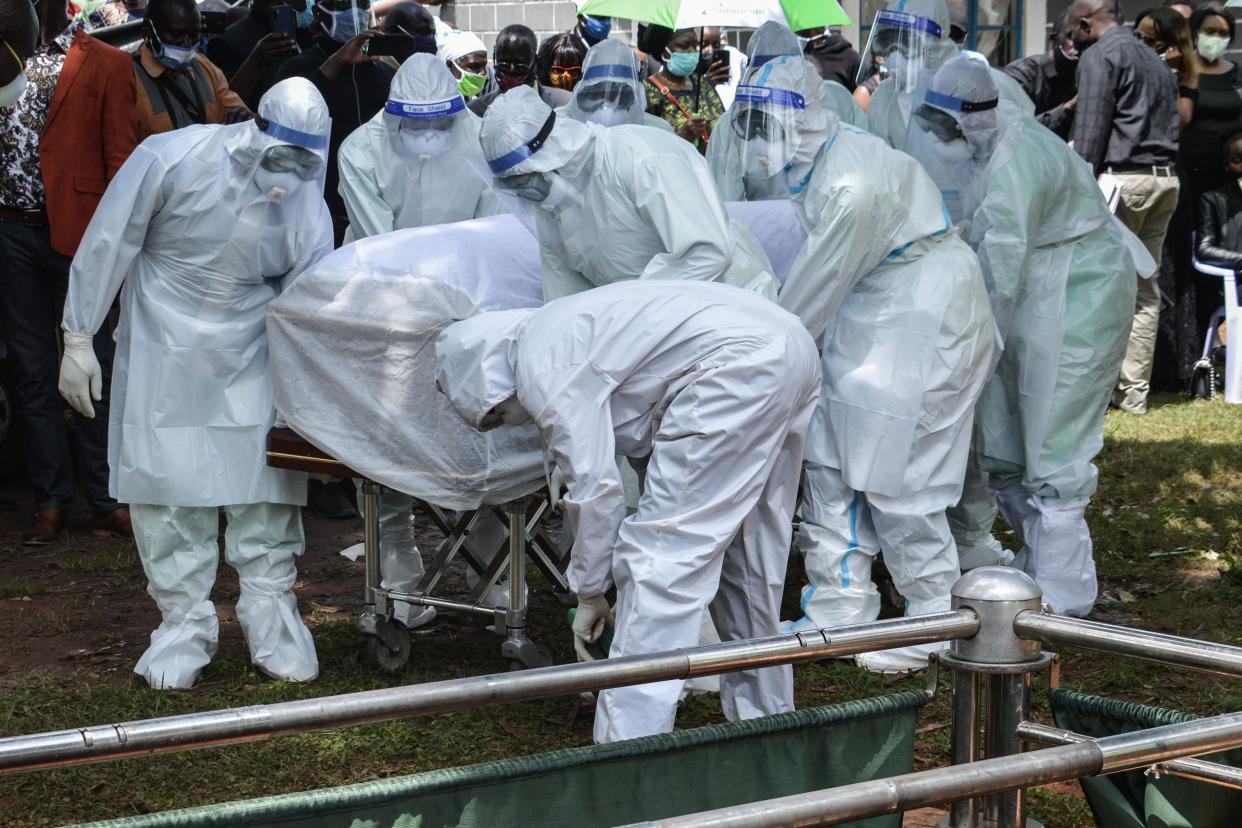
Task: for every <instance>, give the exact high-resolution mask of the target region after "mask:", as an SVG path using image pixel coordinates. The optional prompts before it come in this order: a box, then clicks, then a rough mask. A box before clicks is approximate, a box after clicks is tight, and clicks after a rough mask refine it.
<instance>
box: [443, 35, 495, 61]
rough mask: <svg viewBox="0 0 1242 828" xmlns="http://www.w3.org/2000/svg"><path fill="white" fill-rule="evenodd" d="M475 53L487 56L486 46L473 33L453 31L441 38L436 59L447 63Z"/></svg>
mask: <svg viewBox="0 0 1242 828" xmlns="http://www.w3.org/2000/svg"><path fill="white" fill-rule="evenodd" d="M475 52H483V53H484V54H487V46H486V45H485V44H484V43H483V41H482V40H480V39H479V37H478V35H476V34H474V33H473V32H463V31H460V30H454V31H452V32H449V33H448V34H446V35H444V37H443V38H441V40H440V45H439V48H438V49H437V50H436V57H437V58H438V59H439V60H440V61H441V62H442V63H448V62H449V61H450V60H459V59H461V58H464V57H465V56H466V55H471V54H474V53H475Z"/></svg>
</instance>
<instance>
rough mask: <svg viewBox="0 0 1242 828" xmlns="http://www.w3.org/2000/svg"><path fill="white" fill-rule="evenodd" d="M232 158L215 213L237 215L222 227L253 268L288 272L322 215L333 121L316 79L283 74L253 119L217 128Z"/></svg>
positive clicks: (268, 273) (236, 253)
mask: <svg viewBox="0 0 1242 828" xmlns="http://www.w3.org/2000/svg"><path fill="white" fill-rule="evenodd" d="M220 129H221V130H226V131H227V132H226V136H227V137H226V139H225V146H226V147H227V150H228V154H229V156H230V157H231V158H232V165H231V167H230V168H229V169H228V171H227V172H226V171H223V170H222V171H221V173H222V174H223V175H227V177H228V179H229V180H228V182H227V185H226V186H225V188H224V192H225V193H227V196H226V198H227V199H228V203H224V202H221V204H220V205H219V207H220V210H221V211H227V212H228V213H229V214H230V215H232V216H235V217H236V218H235V223H234V225H233V227H232V229H231V230H230V231H229V232H228V233H227V242H226V244H227V247H228V248H229V250H231V252H228V251H225V252H222V255H224V256H226V257H229V258H230V259H232V258H233V257H236V259H235V260H236V261H252V262H253V263H254V267H255V273H257V274H259V275H261V276H263V277H264V278H274V277H279V276H283V275H284V274H286V273H288V272H289V270H290V269H291V268H292V267H293V266H294V264H295V263H296V262H297V261H298V260H299V258H301V257H302V256H303V255H304V254H305V249H304V245H305V243H306V236H305V234H304V230H305V228H310V227H315V226H316V225H317V223H318V222H319V221H320V220H323V219H325V216H324V211H325V209H326V208H325V206H324V202H323V189H324V177H325V175H326V172H327V168H328V139H329V136H330V135H331V132H332V119H331V118H329V117H328V107H327V104H326V103H324V100H323V96H322V95H320V94H319V90H317V89H316V88H315V85H314V84H312V83H311V82H310V81H308V80H306V79H305V78H289V79H287V80H283V81H281V82H280V83H278V84H276V85H275V86H273V87H272V88H271V89H269V90H268V91H267V92H266V93H265V94H264V95H263V98H262V100H260V101H259V111H258V113H257V114H256V115H255V117H254V119H253V120H251V121H247V122H245V123H241V124H233V125H231V126H224V127H220Z"/></svg>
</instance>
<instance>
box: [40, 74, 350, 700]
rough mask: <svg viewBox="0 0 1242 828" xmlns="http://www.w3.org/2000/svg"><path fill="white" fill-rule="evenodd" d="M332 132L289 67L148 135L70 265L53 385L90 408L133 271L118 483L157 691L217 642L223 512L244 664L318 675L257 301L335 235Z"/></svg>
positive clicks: (116, 384) (120, 392) (119, 356)
mask: <svg viewBox="0 0 1242 828" xmlns="http://www.w3.org/2000/svg"><path fill="white" fill-rule="evenodd" d="M329 131H330V119H329V117H328V110H327V106H326V104H325V103H324V100H323V98H322V96H320V94H319V92H318V91H317V90H316V89H315V87H314V85H313V84H312V83H311V82H310V81H308V80H305V79H302V78H291V79H289V80H285V81H282V82H280V83H278V84H276V85H275V86H273V87H272V88H271V89H270V90H269V91H268V92H267V94H265V95H264V96H263V98H262V100H261V101H260V102H259V113H258V116H257V117H256V118H255V119H254V120H253V121H248V122H246V123H241V124H234V125H231V126H214V125H213V126H191V127H187V128H186V129H179V130H176V131H174V132H169V133H165V134H163V135H156V136H153V137H151V138H149V139H147V140H146V141H144V142H143V143H142V144H141V145H139V147H138V148H137V149H136V150H135V151H134V153H133V155H131V156H130V158H129V160H127V161H126V162H125V164H124V166H122V167H121V170H120V172H118V173H117V176H116V178H115V179H114V180H113V181H112V183H111V184H110V185H109V187H108V191H107V192H106V193H105V194H104V197H103V201H102V202H100V206H99V209H98V210H96V211H95V215H94V218H93V219H92V220H91V223H90V226H89V227H87V230H86V235H85V236H84V237H83V239H82V245H81V247H80V248H79V250H78V254H77V256H75V257H74V260H73V266H72V269H71V271H70V274H69V292H68V298H67V300H66V302H65V316H64V330H65V356H64V360H63V362H62V364H61V373H60V385H61V391H62V393H63V394H64V395H65V397H66V399H68V400H69V403H70V404H71V405H72V406H73V407H74V408H75V409H77V410H79V411H81V412H83V413H84V414H87V415H88V416H90V414H91V411H90V398H91V397H94V399H98V398H99V396H98V395H99V377H100V369H99V364H98V363H97V362H96V361H95V359H94V356H93V352H92V351H91V350H90V340H91V335H92V334H94V332H95V331H97V330H99V327H100V326H101V325H102V324H103V321H104V318H105V317H106V316H107V314H108V310H109V308H111V307H112V301H113V298H114V297H115V296H116V293H117V290H118V289H119V288H121V285H122V283H124V290H123V291H122V293H121V319H120V324H119V326H118V328H117V333H116V340H117V348H116V361H115V365H114V368H113V378H112V412H111V421H110V433H109V440H108V452H109V466H110V467H111V475H112V477H111V485H110V488H111V491H112V493H113V494H114V495H115V496H116V497H118V498H121V499H123V500H125V501H127V502H129V503H130V504H131V505H130V510H131V515H132V519H133V524H134V540H135V543H136V544H137V546H138V554H139V557H140V558H141V560H142V565H143V569H144V571H145V572H146V576H147V580H148V587H147V591H148V592H149V593H150V595H151V597H152V598H154V599H155V602H156V604H157V605H158V606H159V608H160V613H161V615H162V617H163V620H162V622H161V624H160V626H159V628H158V629H157V630H156V631H155V632H153V633H152V634H151V646H150V647H149V648H148V649H147V651H146V652H145V653H144V654H143V655H142V658H141V659H140V660H139V661H138V664H137V666H136V667H135V668H134V671H135V672H136V673H138V674H139V675H141V676H142V677H143V678H144V679H146V681H147V683H148V684H150V685H151V686H152V687H155V688H173V687H189V686H190V685H192V684H193V683H194V681H195V680H196V679H197V678H198V675H199V673H200V672H201V671H202V669H203V668H204V667H205V666H206V665H207V663H208V662H209V661H210V660H211V657H212V655H213V654H214V653H215V650H216V646H217V641H218V624H217V620H216V614H215V608H214V607H213V605H212V603H211V600H210V596H211V587H212V583H213V582H214V581H215V573H216V565H217V559H218V557H219V548H218V546H217V535H218V522H219V509H220V507H223V508H224V513H225V516H226V518H227V520H228V529H227V531H226V532H225V537H224V554H225V559H226V560H227V561H228V562H229V563H230V564H231V565H232V566H233V567H234V568H235V569H236V570H237V573H238V577H239V579H240V581H241V594H240V596H239V597H238V599H237V618H238V621H239V622H240V624H241V628H242V632H243V633H244V634H245V637H246V642H247V644H248V645H249V649H250V658H251V660H252V661H253V662H254V664H255V666H256V667H257V668H258V669H259V670H261V671H262V672H263V673H265V674H267V675H269V676H273V677H277V678H283V679H290V680H294V681H309V680H311V679H313V678H315V676H316V675H317V674H318V672H319V663H318V659H317V657H316V655H315V645H314V642H313V641H312V639H311V635H310V631H309V630H307V628H306V625H305V624H304V623H303V622H302V619H301V617H300V616H299V615H298V608H297V599H296V597H295V596H294V594H293V591H292V587H293V583H294V581H295V579H296V577H297V573H296V570H295V567H294V558H295V557H296V556H298V555H300V554H302V551H303V545H304V541H303V534H302V518H301V511H300V506H301V505H302V504H303V503H304V502H305V498H306V476H305V475H304V474H301V473H296V472H289V471H283V470H278V469H273V468H270V467H268V466H267V465H266V464H265V463H264V447H265V441H266V436H267V432H268V430H269V429H270V428H271V426H272V424H273V422H274V420H275V410H274V408H273V405H272V381H271V378H270V377H269V375H268V363H267V339H266V327H265V315H264V312H265V309H266V307H267V305H268V303H269V302H271V301H272V300H273V299H274V298H276V296H277V295H278V294H279V293H280V290H281V286H282V284H284V283H287V282H288V281H290V280H292V279H294V278H296V277H297V276H298V274H299V273H301V272H302V271H303V270H305V269H306V268H307V267H309V266H310V265H312V264H313V263H314V262H315V261H317V260H318V259H319V258H321V257H322V256H323V255H325V254H326V253H328V252H330V251H331V249H332V222H331V219H330V218H329V215H328V210H327V207H326V205H325V204H324V200H323V181H324V173H325V169H326V164H327V148H328V136H329ZM83 343H85V347H83Z"/></svg>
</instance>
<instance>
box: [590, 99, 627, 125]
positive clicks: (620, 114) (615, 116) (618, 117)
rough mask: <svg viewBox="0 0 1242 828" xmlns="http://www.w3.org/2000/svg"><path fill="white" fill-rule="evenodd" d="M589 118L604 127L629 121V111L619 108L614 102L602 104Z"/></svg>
mask: <svg viewBox="0 0 1242 828" xmlns="http://www.w3.org/2000/svg"><path fill="white" fill-rule="evenodd" d="M587 120H588V121H590V122H591V123H594V124H599V125H600V126H604V127H614V126H620V125H621V124H625V123H629V120H630V119H629V112H627V111H626V110H624V109H617V107H615V106H613V105H612V104H601V105H600V107H599V108H598V109H596V110H595V111H594V112H592V113H591V114H590V115H588V116H587Z"/></svg>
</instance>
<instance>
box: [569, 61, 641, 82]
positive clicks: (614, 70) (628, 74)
mask: <svg viewBox="0 0 1242 828" xmlns="http://www.w3.org/2000/svg"><path fill="white" fill-rule="evenodd" d="M592 78H617V79H624V80H638V75H636V74H635V73H634V67H632V66H625V65H624V64H620V63H601V64H599V65H598V66H592V67H591V68H590V69H587V70H586V71H585V72H583V73H582V81H579V83H581V82H584V81H589V80H591V79H592Z"/></svg>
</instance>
